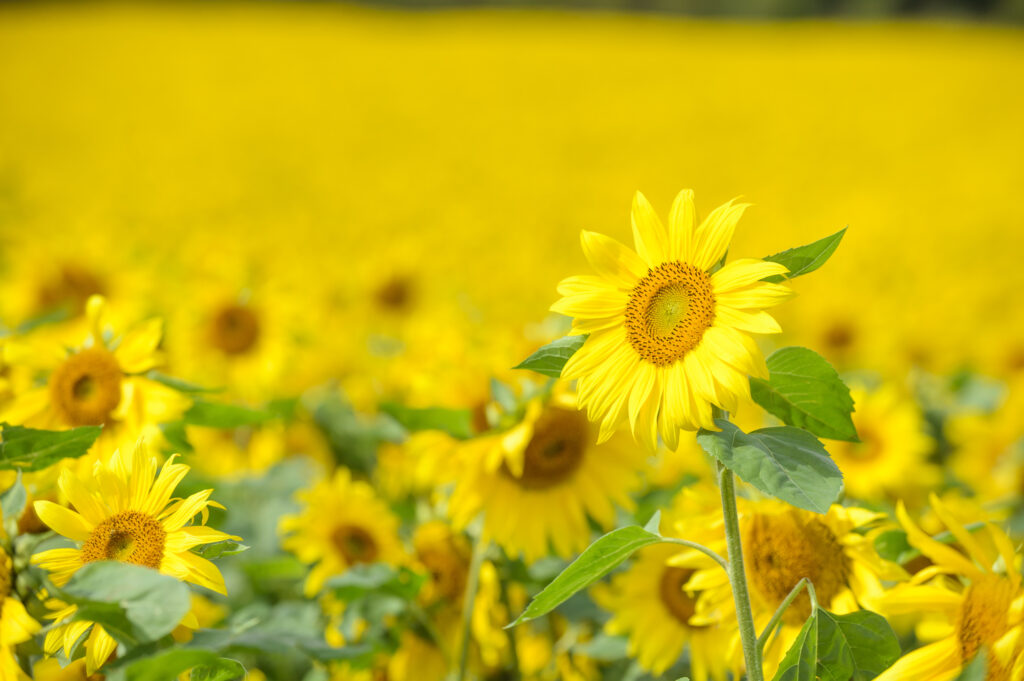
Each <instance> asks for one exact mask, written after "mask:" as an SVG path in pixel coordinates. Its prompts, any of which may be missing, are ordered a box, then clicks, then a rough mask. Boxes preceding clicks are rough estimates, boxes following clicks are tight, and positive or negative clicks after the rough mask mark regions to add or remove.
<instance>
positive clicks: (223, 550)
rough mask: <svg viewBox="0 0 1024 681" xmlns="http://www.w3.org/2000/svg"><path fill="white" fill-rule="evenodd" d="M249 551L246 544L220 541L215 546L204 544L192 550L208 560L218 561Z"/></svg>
mask: <svg viewBox="0 0 1024 681" xmlns="http://www.w3.org/2000/svg"><path fill="white" fill-rule="evenodd" d="M248 550H249V547H248V546H246V545H245V544H239V543H238V542H234V541H219V542H216V543H214V544H203V545H202V546H197V547H196V548H194V549H192V552H193V553H195V554H197V555H199V556H202V557H203V558H206V559H207V560H217V559H218V558H226V557H227V556H235V555H238V554H239V553H244V552H245V551H248Z"/></svg>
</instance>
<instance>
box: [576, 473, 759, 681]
mask: <svg viewBox="0 0 1024 681" xmlns="http://www.w3.org/2000/svg"><path fill="white" fill-rule="evenodd" d="M716 503H717V495H716V494H715V490H714V489H713V488H710V487H709V486H703V485H702V486H699V487H697V488H695V489H686V490H684V491H683V492H681V493H680V494H678V495H676V499H675V500H674V501H673V505H672V508H671V509H670V510H669V511H666V512H665V515H664V516H663V517H662V520H661V529H662V532H663V533H664V534H665V535H666V536H676V534H677V533H676V530H675V529H674V528H675V525H676V520H677V519H678V518H680V517H682V516H683V514H684V513H687V512H691V513H692V512H700V511H701V510H703V511H704V512H707V509H708V507H709V506H714V505H715V504H716ZM678 553H679V547H678V546H676V545H672V544H657V545H655V546H648V547H645V548H643V549H641V550H640V551H639V552H638V553H637V554H636V557H635V558H634V560H633V563H632V564H631V565H630V566H629V568H628V569H627V570H625V571H624V572H620V573H618V574H616V575H615V576H614V577H613V578H612V580H611V583H610V584H607V585H600V586H598V587H595V588H594V589H593V594H594V598H595V600H596V601H597V603H598V605H600V606H601V607H603V608H604V609H606V610H608V611H610V612H611V613H612V617H611V619H610V620H608V623H607V624H606V625H605V630H606V631H607V632H608V633H609V634H621V635H625V636H628V637H629V648H628V652H629V655H630V656H631V657H634V658H636V659H637V662H638V663H639V664H640V666H641V667H643V668H644V669H646V670H647V671H649V672H651V673H652V674H654V675H655V676H658V675H661V674H662V673H664V672H665V670H667V669H668V668H669V667H671V666H672V665H673V664H674V663H675V662H676V661H677V660H678V659H679V658H680V656H681V655H682V653H683V650H684V649H685V648H686V647H687V646H689V649H690V675H691V678H693V679H694V681H707V679H709V678H710V679H715V681H724V679H725V678H726V677H727V675H728V673H729V671H732V672H733V673H734V674H735V676H736V677H737V678H738V676H739V672H740V668H736V665H735V664H733V663H732V662H731V661H730V660H732V659H740V658H739V657H734V656H732V655H731V651H730V645H731V642H732V637H733V630H734V628H735V627H731V625H730V623H729V622H722V623H718V622H698V621H694V620H693V617H694V615H695V614H696V612H697V610H696V608H697V602H698V600H699V598H700V592H699V591H693V590H690V589H689V588H685V585H686V584H687V583H688V582H689V581H690V579H691V577H693V575H694V573H695V570H694V568H692V567H677V566H674V565H669V559H671V558H672V557H673V556H675V555H676V554H678ZM719 569H720V568H719ZM740 667H742V665H740Z"/></svg>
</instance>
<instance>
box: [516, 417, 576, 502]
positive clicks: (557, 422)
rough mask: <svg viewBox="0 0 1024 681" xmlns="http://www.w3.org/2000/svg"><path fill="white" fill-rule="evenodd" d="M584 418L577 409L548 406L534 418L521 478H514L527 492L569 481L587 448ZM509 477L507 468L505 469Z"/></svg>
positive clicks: (524, 454)
mask: <svg viewBox="0 0 1024 681" xmlns="http://www.w3.org/2000/svg"><path fill="white" fill-rule="evenodd" d="M587 433H588V426H587V418H586V416H584V415H583V414H582V412H578V411H576V410H568V409H562V408H560V407H549V408H548V409H546V410H545V411H544V413H543V414H541V415H540V417H539V418H538V419H537V423H536V424H535V425H534V429H533V437H532V438H531V439H530V443H529V444H528V445H526V449H525V450H524V451H523V475H522V477H520V478H515V479H516V480H517V482H519V484H520V485H521V486H523V487H525V488H526V489H546V488H548V487H552V486H554V485H557V484H558V483H560V482H563V481H565V480H566V479H568V478H569V477H570V476H571V475H572V474H573V473H574V472H575V471H576V469H577V468H579V466H580V463H582V462H583V454H584V452H585V451H586V446H587ZM504 470H505V471H506V473H508V475H512V474H511V473H510V472H508V469H507V468H506V469H504Z"/></svg>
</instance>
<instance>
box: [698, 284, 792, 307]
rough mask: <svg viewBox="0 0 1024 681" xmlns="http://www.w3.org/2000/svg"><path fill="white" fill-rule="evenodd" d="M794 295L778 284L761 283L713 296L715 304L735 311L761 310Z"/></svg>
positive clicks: (788, 289) (790, 290)
mask: <svg viewBox="0 0 1024 681" xmlns="http://www.w3.org/2000/svg"><path fill="white" fill-rule="evenodd" d="M794 295H796V293H794V292H793V290H792V289H790V288H787V287H785V286H782V285H780V284H770V283H762V284H757V285H755V286H750V287H748V288H743V289H739V290H737V291H727V292H725V293H718V294H715V303H716V304H721V305H727V306H729V307H732V308H735V309H737V310H752V309H758V310H762V309H764V308H766V307H774V306H775V305H778V304H779V303H781V302H784V301H786V300H789V299H790V298H792V297H793V296H794Z"/></svg>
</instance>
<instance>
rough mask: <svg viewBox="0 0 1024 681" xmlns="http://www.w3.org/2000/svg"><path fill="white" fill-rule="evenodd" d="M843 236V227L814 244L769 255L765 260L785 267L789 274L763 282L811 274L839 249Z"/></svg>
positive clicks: (772, 277) (844, 232) (767, 278)
mask: <svg viewBox="0 0 1024 681" xmlns="http://www.w3.org/2000/svg"><path fill="white" fill-rule="evenodd" d="M844 234H846V228H845V227H843V228H842V229H841V230H839V231H838V232H836V233H835V234H832V235H830V236H827V237H825V238H824V239H818V240H817V241H815V242H814V243H810V244H807V245H805V246H797V247H796V248H791V249H789V250H788V251H782V252H781V253H776V254H775V255H769V256H768V257H767V258H765V260H767V261H769V262H777V263H779V264H781V265H785V266H786V267H787V268H789V274H785V275H781V274H777V275H773V276H771V277H765V279H764V280H765V281H771V282H780V281H784V280H785V279H794V278H796V277H799V276H801V275H804V274H809V273H810V272H813V271H814V270H816V269H818V268H819V267H821V266H822V265H824V264H825V261H826V260H828V259H829V258H830V257H832V254H833V253H835V251H836V249H837V248H839V242H840V241H842V240H843V235H844Z"/></svg>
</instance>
